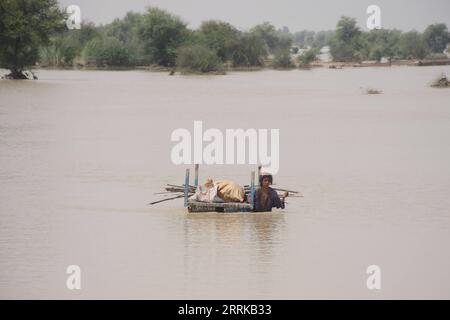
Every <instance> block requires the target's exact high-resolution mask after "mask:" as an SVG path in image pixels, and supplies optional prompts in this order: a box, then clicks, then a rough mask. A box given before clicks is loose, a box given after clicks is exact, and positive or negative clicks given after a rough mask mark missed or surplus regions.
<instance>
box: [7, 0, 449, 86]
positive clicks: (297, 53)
mask: <svg viewBox="0 0 450 320" xmlns="http://www.w3.org/2000/svg"><path fill="white" fill-rule="evenodd" d="M64 18H65V14H64V12H63V11H61V9H60V8H59V6H58V3H57V0H2V1H1V2H0V43H1V46H0V66H1V67H4V68H8V69H10V70H11V75H13V76H17V77H19V75H20V72H21V71H22V70H23V69H24V68H27V67H30V66H33V65H35V64H36V63H39V64H40V65H41V66H49V67H73V66H87V67H89V66H93V67H98V68H102V67H134V66H148V65H155V66H160V67H164V68H177V69H178V70H180V71H186V72H222V71H223V70H225V69H226V68H228V67H234V68H239V67H261V66H272V67H274V68H293V67H295V66H303V67H307V66H308V65H309V64H310V63H311V62H313V61H314V60H316V59H317V54H318V53H319V50H320V48H322V47H323V46H329V47H330V54H331V56H332V58H333V60H334V61H344V62H354V61H362V60H381V59H382V58H383V57H384V58H388V59H391V60H392V59H424V58H432V59H435V58H440V57H442V56H443V52H444V49H445V48H446V46H447V43H448V42H449V41H450V34H449V32H448V29H447V26H446V25H445V24H433V25H430V26H428V27H427V29H426V30H425V31H424V32H423V33H419V32H417V31H409V32H402V31H399V30H388V29H380V30H372V31H369V32H363V31H362V30H361V29H360V28H359V27H358V26H357V24H356V20H355V19H352V18H349V17H342V18H341V19H340V20H339V21H338V23H337V26H336V30H329V31H319V32H314V31H308V30H303V31H299V32H295V33H291V32H290V31H289V29H288V28H286V27H284V28H282V29H276V28H275V26H273V25H272V24H271V23H269V22H264V23H262V24H259V25H256V26H254V27H253V28H251V29H250V30H248V31H242V30H239V29H237V28H236V27H234V26H233V25H231V24H229V23H227V22H224V21H217V20H209V21H205V22H203V23H202V24H201V25H200V27H199V28H197V29H195V30H193V29H190V28H188V26H187V23H186V22H184V21H183V20H182V19H181V18H180V17H178V16H176V15H174V14H172V13H170V12H167V11H165V10H162V9H159V8H155V7H150V8H148V9H147V11H146V12H145V13H133V12H128V13H127V14H126V15H125V17H123V18H121V19H115V20H114V21H113V22H112V23H109V24H106V25H100V26H96V25H94V24H93V23H84V24H82V26H81V29H79V30H68V29H67V28H65V24H64V23H63V19H64Z"/></svg>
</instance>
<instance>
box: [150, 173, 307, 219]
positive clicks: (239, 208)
mask: <svg viewBox="0 0 450 320" xmlns="http://www.w3.org/2000/svg"><path fill="white" fill-rule="evenodd" d="M198 173H199V165H198V164H196V165H195V171H194V184H193V185H191V184H190V170H189V169H186V175H185V178H184V183H183V184H182V185H173V184H167V186H166V188H165V190H166V191H165V192H159V193H156V194H164V195H166V196H167V195H170V194H176V195H175V196H173V197H170V198H165V199H162V200H158V201H154V202H151V203H149V204H150V205H154V204H157V203H161V202H164V201H169V200H174V199H181V198H183V199H184V207H185V208H187V209H188V212H250V211H253V209H254V208H253V206H254V199H255V193H256V186H255V178H256V177H255V171H252V172H251V174H250V184H249V185H244V186H243V188H244V193H245V201H244V202H201V201H197V200H192V199H190V197H191V196H192V195H193V194H195V192H196V190H197V188H198V187H199V183H198ZM260 175H261V166H259V167H258V176H257V177H258V181H259V176H260ZM273 189H275V190H276V191H279V192H285V191H288V192H289V193H292V194H294V195H293V197H301V195H298V191H293V190H286V189H280V188H273ZM296 194H297V195H296ZM279 195H280V194H279ZM290 197H291V196H290Z"/></svg>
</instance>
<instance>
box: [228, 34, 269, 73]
mask: <svg viewBox="0 0 450 320" xmlns="http://www.w3.org/2000/svg"><path fill="white" fill-rule="evenodd" d="M265 58H267V46H266V43H265V42H264V40H263V39H262V38H261V37H260V36H259V35H257V34H254V33H252V32H245V33H243V34H242V35H241V37H240V39H239V43H238V44H237V45H236V47H235V48H234V49H233V56H232V61H233V66H235V67H242V66H245V67H252V66H262V65H263V64H264V59H265Z"/></svg>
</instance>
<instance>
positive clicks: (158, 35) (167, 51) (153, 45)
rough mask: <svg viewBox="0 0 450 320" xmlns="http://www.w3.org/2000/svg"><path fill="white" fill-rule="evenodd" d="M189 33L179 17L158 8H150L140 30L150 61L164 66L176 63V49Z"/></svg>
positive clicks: (140, 36)
mask: <svg viewBox="0 0 450 320" xmlns="http://www.w3.org/2000/svg"><path fill="white" fill-rule="evenodd" d="M188 34H189V33H188V31H187V28H186V24H185V23H184V22H183V21H181V19H180V18H179V17H177V16H174V15H172V14H170V13H168V12H166V11H164V10H161V9H158V8H150V9H148V11H147V13H146V14H145V15H144V17H143V21H142V23H141V24H140V26H139V30H138V35H139V39H140V40H141V41H142V42H143V45H144V51H145V53H146V54H147V55H148V56H149V60H150V62H151V63H155V64H158V65H162V66H173V65H175V59H176V51H177V49H178V47H180V46H181V44H182V43H183V42H184V41H186V40H187V37H188Z"/></svg>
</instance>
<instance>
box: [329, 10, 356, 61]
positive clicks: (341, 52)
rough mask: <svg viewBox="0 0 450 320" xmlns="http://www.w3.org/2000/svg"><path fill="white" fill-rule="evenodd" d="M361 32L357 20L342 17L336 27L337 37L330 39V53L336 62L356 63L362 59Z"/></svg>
mask: <svg viewBox="0 0 450 320" xmlns="http://www.w3.org/2000/svg"><path fill="white" fill-rule="evenodd" d="M361 40H362V39H361V31H360V30H359V28H358V27H357V26H356V20H355V19H353V18H349V17H342V18H341V19H340V20H339V22H338V23H337V26H336V32H335V35H334V36H333V37H332V38H331V39H330V53H331V55H332V57H333V60H335V61H354V60H358V59H360V56H359V50H360V49H361V47H362V42H361Z"/></svg>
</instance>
